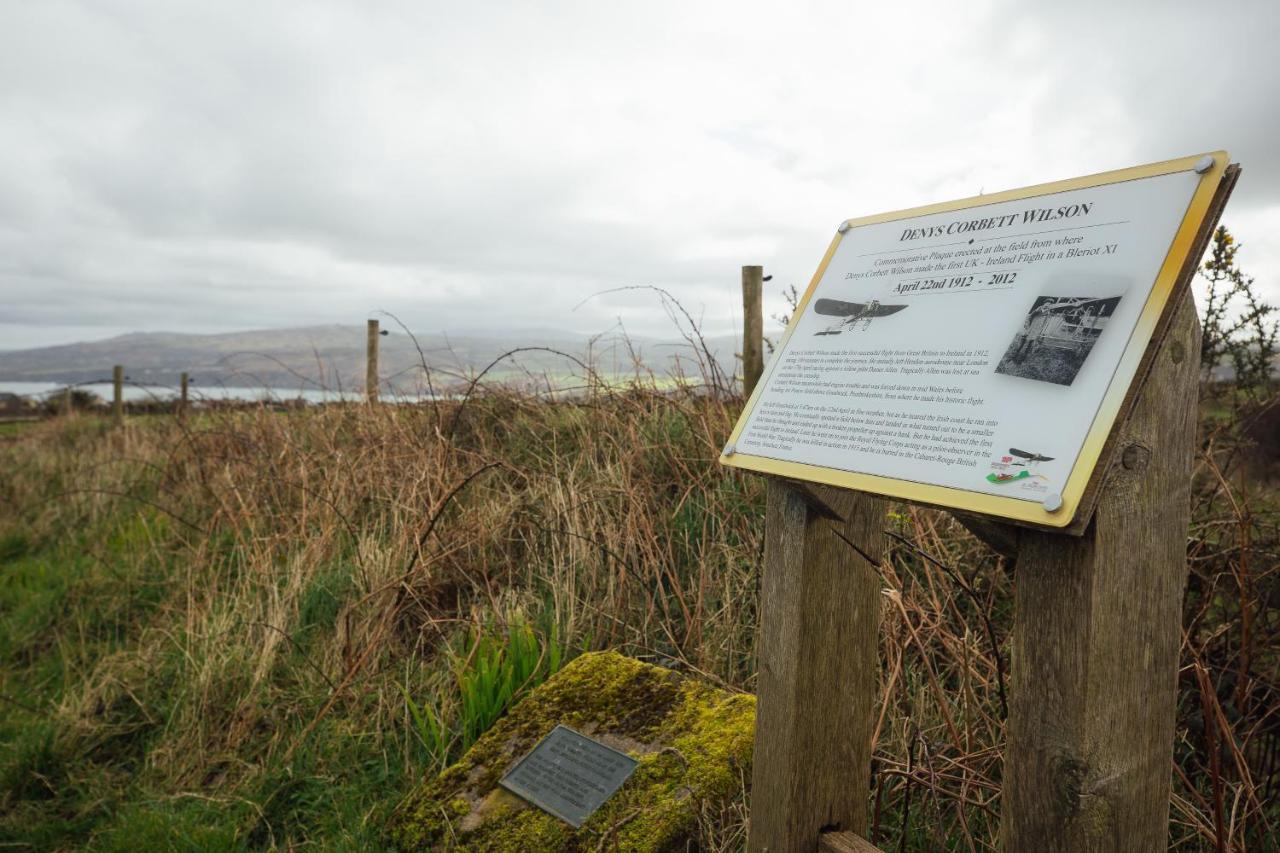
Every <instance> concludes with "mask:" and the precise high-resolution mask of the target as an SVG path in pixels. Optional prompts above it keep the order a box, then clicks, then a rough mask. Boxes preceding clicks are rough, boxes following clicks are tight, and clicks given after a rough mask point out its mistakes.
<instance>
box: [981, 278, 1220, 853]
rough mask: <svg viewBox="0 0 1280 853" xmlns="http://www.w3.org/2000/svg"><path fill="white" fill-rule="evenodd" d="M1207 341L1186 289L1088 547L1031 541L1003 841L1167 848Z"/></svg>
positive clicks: (1023, 846)
mask: <svg viewBox="0 0 1280 853" xmlns="http://www.w3.org/2000/svg"><path fill="white" fill-rule="evenodd" d="M1199 353H1200V331H1199V323H1198V322H1197V321H1196V312H1195V305H1194V304H1193V302H1192V299H1191V295H1190V294H1189V293H1184V295H1183V297H1182V302H1181V304H1180V305H1179V307H1178V311H1177V313H1176V314H1175V315H1174V319H1173V322H1172V324H1171V326H1170V330H1169V333H1168V336H1167V337H1166V338H1165V339H1164V342H1163V343H1162V344H1161V346H1160V348H1159V350H1158V351H1157V354H1156V357H1155V360H1154V362H1153V366H1152V369H1151V373H1150V375H1149V376H1148V378H1147V381H1146V384H1145V385H1144V386H1143V387H1142V390H1141V392H1140V396H1139V397H1138V400H1137V403H1136V404H1135V406H1134V409H1133V411H1132V414H1131V415H1130V416H1129V419H1128V421H1127V422H1126V423H1125V424H1124V426H1123V428H1122V431H1121V433H1120V435H1119V438H1120V442H1119V444H1118V445H1117V447H1118V448H1120V450H1119V452H1118V453H1117V454H1116V455H1117V458H1116V460H1115V461H1114V462H1113V464H1112V466H1111V469H1110V470H1109V471H1108V473H1107V477H1106V479H1105V481H1104V482H1103V486H1102V491H1101V495H1100V498H1099V503H1098V508H1097V511H1096V513H1095V515H1094V520H1093V523H1092V524H1091V525H1090V526H1089V527H1088V528H1087V530H1086V531H1085V534H1084V536H1083V537H1081V538H1074V537H1069V536H1062V535H1060V534H1055V533H1039V532H1034V531H1028V530H1024V531H1020V533H1019V534H1018V535H1019V546H1018V563H1017V565H1018V568H1017V576H1016V590H1015V596H1014V607H1015V627H1014V632H1013V650H1012V670H1011V684H1010V703H1009V724H1008V746H1007V748H1006V751H1005V761H1004V768H1005V769H1004V792H1003V802H1002V807H1001V814H1002V826H1001V836H1002V838H1003V841H1004V849H1005V850H1008V851H1011V853H1021V851H1037V853H1039V851H1057V850H1061V851H1080V850H1116V851H1120V850H1124V851H1155V850H1165V849H1166V848H1167V846H1168V833H1169V797H1170V763H1171V761H1172V757H1173V737H1174V722H1175V720H1174V717H1175V712H1176V700H1177V695H1176V694H1177V691H1176V680H1177V673H1178V650H1179V643H1180V638H1181V626H1182V594H1183V588H1184V586H1185V584H1186V579H1187V554H1186V537H1187V525H1188V522H1189V517H1190V511H1191V501H1190V483H1191V459H1192V448H1193V446H1194V442H1195V437H1196V392H1197V371H1198V369H1199V365H1200V355H1199Z"/></svg>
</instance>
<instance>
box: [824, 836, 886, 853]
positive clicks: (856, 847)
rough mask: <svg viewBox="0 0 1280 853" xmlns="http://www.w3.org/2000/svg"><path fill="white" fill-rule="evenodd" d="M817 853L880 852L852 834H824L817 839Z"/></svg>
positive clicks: (865, 840)
mask: <svg viewBox="0 0 1280 853" xmlns="http://www.w3.org/2000/svg"><path fill="white" fill-rule="evenodd" d="M818 853H881V850H880V848H879V847H877V846H875V845H874V844H872V843H871V842H870V841H868V840H867V839H865V838H863V837H862V836H861V835H854V834H853V833H852V832H824V833H822V835H820V836H819V837H818Z"/></svg>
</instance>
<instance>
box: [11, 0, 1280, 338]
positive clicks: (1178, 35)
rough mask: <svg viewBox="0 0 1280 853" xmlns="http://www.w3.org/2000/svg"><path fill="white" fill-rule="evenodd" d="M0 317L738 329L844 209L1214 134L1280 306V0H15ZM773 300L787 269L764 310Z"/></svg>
mask: <svg viewBox="0 0 1280 853" xmlns="http://www.w3.org/2000/svg"><path fill="white" fill-rule="evenodd" d="M0 10H2V11H0V292H2V294H3V299H2V300H0V348H16V347H27V346H39V345H42V344H48V343H61V342H67V341H73V340H78V339H85V338H102V337H107V336H110V335H114V334H119V333H121V332H126V331H158V330H171V331H192V332H203V331H229V330H234V329H242V328H260V327H269V326H296V325H309V324H315V323H348V324H350V323H358V322H361V321H362V320H363V319H364V317H365V316H368V315H369V314H370V313H371V312H373V311H377V310H380V309H381V310H387V311H391V312H394V313H395V314H397V315H399V316H400V317H401V318H402V319H404V320H405V321H406V322H407V323H409V325H411V326H412V327H414V328H416V329H421V330H424V331H434V330H437V329H442V328H470V329H481V328H493V327H508V328H509V327H533V326H548V327H555V328H569V329H576V330H580V331H586V332H595V331H601V330H603V329H605V328H607V327H609V326H610V325H612V324H613V323H614V321H615V318H618V317H621V318H622V320H623V321H624V323H625V324H626V326H627V328H628V329H630V330H632V331H633V332H637V333H643V334H662V333H664V332H667V331H669V328H668V325H667V320H666V319H665V315H663V313H662V312H661V310H660V308H659V306H658V305H657V304H656V303H655V302H654V300H653V299H652V298H651V297H649V296H647V295H641V294H611V295H606V296H602V297H598V298H596V299H594V300H591V301H589V302H588V303H587V304H586V305H584V306H582V307H580V308H578V309H577V310H574V306H576V305H578V303H580V302H581V301H582V300H583V299H584V298H585V297H587V296H589V295H590V294H592V293H596V292H598V291H601V290H605V289H607V288H613V287H619V286H624V285H630V284H657V285H661V286H663V287H666V288H667V289H669V290H671V291H672V292H673V293H675V294H676V295H677V296H679V297H680V299H681V300H682V301H683V302H684V303H685V304H686V305H687V306H688V307H689V308H690V309H692V310H694V311H695V312H698V313H700V314H701V315H702V316H703V317H704V319H705V322H706V324H707V326H708V327H709V329H710V330H711V331H717V332H718V331H727V330H729V329H732V328H734V326H735V324H736V322H737V317H736V314H737V312H738V311H740V308H739V307H738V305H739V304H740V302H739V300H740V295H739V290H738V267H739V266H740V265H742V264H745V263H762V264H764V265H765V267H766V271H767V272H770V273H772V274H773V275H774V280H773V282H772V286H773V287H774V288H775V289H777V288H780V287H781V286H783V285H786V284H789V283H795V284H797V285H799V286H803V285H805V284H806V283H807V282H808V279H809V277H810V275H811V274H812V272H813V270H814V268H815V266H816V265H817V263H818V261H819V259H820V258H821V255H822V253H823V251H824V250H825V248H826V245H827V243H828V242H829V240H830V238H831V235H832V233H833V231H834V228H835V226H836V224H837V223H838V222H840V221H841V220H843V219H844V218H846V217H850V216H858V215H864V214H869V213H875V212H879V211H883V210H891V209H896V208H901V207H907V206H912V205H917V204H924V203H928V202H932V201H940V200H945V199H948V198H954V197H959V196H966V195H972V194H975V193H977V192H979V191H986V192H991V191H995V190H999V189H1006V188H1010V187H1016V186H1022V185H1025V184H1030V183H1039V182H1043V181H1049V180H1054V179H1058V178H1065V177H1071V176H1074V175H1077V174H1088V173H1092V172H1097V171H1103V170H1106V169H1113V168H1120V167H1123V166H1129V165H1134V164H1137V163H1143V162H1149V161H1154V160H1161V159H1167V158H1170V157H1175V156H1181V155H1185V154H1191V153H1197V152H1200V151H1205V150H1212V149H1216V148H1226V149H1228V150H1229V151H1230V152H1231V154H1232V156H1233V158H1234V159H1236V160H1237V161H1239V162H1240V163H1241V164H1242V165H1243V167H1244V174H1243V176H1242V178H1241V183H1240V185H1239V187H1238V189H1237V191H1236V195H1235V197H1234V198H1233V200H1232V202H1231V205H1230V207H1229V208H1228V210H1227V214H1226V217H1225V220H1224V221H1225V222H1226V223H1227V224H1228V226H1229V227H1231V228H1232V229H1233V230H1234V231H1235V232H1236V234H1237V236H1238V237H1239V238H1240V239H1241V240H1242V241H1243V242H1244V244H1245V249H1244V250H1243V251H1242V253H1241V255H1240V258H1241V261H1242V264H1243V266H1244V267H1245V268H1246V270H1247V271H1249V272H1251V273H1253V274H1254V275H1255V276H1256V277H1257V278H1258V280H1259V282H1261V283H1263V284H1264V287H1265V290H1266V292H1267V295H1268V296H1269V297H1270V298H1271V299H1272V300H1273V301H1280V148H1278V146H1277V145H1276V140H1277V139H1280V58H1278V57H1277V49H1276V46H1275V44H1274V39H1275V35H1276V33H1277V32H1280V3H1276V2H1274V1H1273V0H1267V1H1266V2H1263V0H1258V2H1236V3H1225V4H1221V5H1219V6H1210V5H1205V4H1203V3H1198V4H1192V3H1182V2H1151V3H1116V2H1108V3H1102V2H1097V3H1094V2H1072V3H1044V4H1039V3H1027V2H1012V1H1011V2H1007V3H992V2H986V3H984V2H972V3H964V4H957V3H947V2H939V3H935V4H911V5H908V4H899V5H893V4H864V3H850V2H843V3H830V4H827V3H813V4H804V3H785V4H784V3H776V2H775V3H760V4H754V3H743V2H734V3H688V2H684V3H661V2H649V3H643V4H638V3H637V4H625V5H624V4H614V3H599V2H594V3H593V2H582V3H551V2H539V3H512V4H497V3H492V4H486V3H472V4H462V3H432V2H422V1H421V0H417V1H416V2H405V3H393V2H380V3H321V2H305V3H303V2H298V3H290V4H284V3H269V2H261V0H257V2H231V0H218V2H206V3H200V4H196V3H180V2H174V0H157V2H94V3H88V2H86V3H73V2H57V0H41V2H24V1H23V0H9V2H6V3H4V4H3V6H0ZM780 307H781V302H780V300H779V299H778V298H777V297H776V296H774V297H773V299H772V304H771V305H770V308H771V309H778V308H780Z"/></svg>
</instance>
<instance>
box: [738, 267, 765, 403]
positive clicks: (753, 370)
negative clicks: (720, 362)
mask: <svg viewBox="0 0 1280 853" xmlns="http://www.w3.org/2000/svg"><path fill="white" fill-rule="evenodd" d="M763 302H764V267H760V266H745V267H743V268H742V396H744V397H750V396H751V392H752V391H754V390H756V383H757V382H759V381H760V374H762V373H764V309H763V308H762V305H763Z"/></svg>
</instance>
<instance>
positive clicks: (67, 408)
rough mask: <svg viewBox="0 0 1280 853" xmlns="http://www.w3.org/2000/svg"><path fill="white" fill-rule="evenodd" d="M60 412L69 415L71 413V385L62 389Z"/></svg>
mask: <svg viewBox="0 0 1280 853" xmlns="http://www.w3.org/2000/svg"><path fill="white" fill-rule="evenodd" d="M62 414H64V415H68V416H70V414H71V385H70V384H68V385H67V387H66V388H63V389H62Z"/></svg>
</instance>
